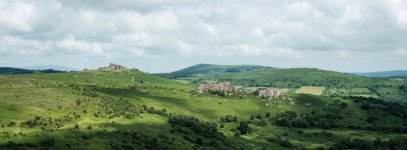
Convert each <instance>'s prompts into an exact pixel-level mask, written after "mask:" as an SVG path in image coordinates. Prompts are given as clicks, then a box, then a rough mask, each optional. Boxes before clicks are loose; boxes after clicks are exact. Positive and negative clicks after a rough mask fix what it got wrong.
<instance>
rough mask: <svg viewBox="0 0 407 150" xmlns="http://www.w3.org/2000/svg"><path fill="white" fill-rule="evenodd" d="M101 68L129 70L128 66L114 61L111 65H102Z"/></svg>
mask: <svg viewBox="0 0 407 150" xmlns="http://www.w3.org/2000/svg"><path fill="white" fill-rule="evenodd" d="M99 69H100V70H127V68H126V67H124V66H122V65H119V64H114V63H110V64H109V66H106V67H101V68H99Z"/></svg>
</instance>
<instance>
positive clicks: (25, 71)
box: [0, 67, 66, 74]
mask: <svg viewBox="0 0 407 150" xmlns="http://www.w3.org/2000/svg"><path fill="white" fill-rule="evenodd" d="M35 72H39V73H61V72H66V71H60V70H54V69H44V70H29V69H21V68H12V67H0V74H32V73H35Z"/></svg>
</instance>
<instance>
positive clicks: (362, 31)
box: [0, 0, 407, 72]
mask: <svg viewBox="0 0 407 150" xmlns="http://www.w3.org/2000/svg"><path fill="white" fill-rule="evenodd" d="M0 8H1V9H0V43H1V45H0V58H3V61H0V63H1V64H2V65H11V66H21V65H24V63H21V62H20V61H19V60H22V59H26V60H32V63H36V64H38V65H41V64H43V63H44V61H39V58H41V57H47V60H48V61H47V62H48V63H56V65H67V66H72V67H77V68H83V67H87V66H97V65H103V64H101V63H106V62H108V61H118V62H123V63H125V64H127V65H134V66H139V67H141V68H147V71H160V72H161V71H171V70H168V69H170V68H171V69H175V68H180V67H181V66H187V65H192V64H194V63H199V62H205V63H229V64H238V63H259V64H267V65H272V66H276V65H279V66H289V67H295V66H301V65H303V64H307V65H309V66H310V67H312V66H320V64H321V63H323V64H331V63H324V62H327V61H328V62H329V61H331V60H335V61H336V62H337V63H339V64H342V63H343V64H344V68H347V69H344V70H355V69H357V68H355V67H356V66H355V65H351V64H348V63H347V62H349V59H350V58H353V59H357V58H355V57H353V55H363V56H366V57H364V58H363V60H365V61H366V62H362V64H365V65H366V66H367V68H368V70H374V69H375V68H374V66H372V65H371V64H369V61H370V62H372V61H375V62H377V63H382V64H387V65H388V67H389V68H391V67H396V68H399V69H402V68H403V67H404V68H405V67H407V66H406V64H400V61H399V60H402V59H406V58H407V56H406V52H405V51H406V49H407V44H406V42H405V41H407V2H405V1H401V0H390V1H385V0H362V1H351V0H339V1H325V0H310V1H296V0H288V1H287V0H278V1H264V0H254V1H244V0H237V1H228V0H220V1H209V2H208V1H187V0H176V1H169V0H165V1H150V0H136V1H125V0H121V1H102V0H95V1H79V0H66V1H54V0H44V1H29V0H27V1H1V2H0ZM378 54H383V55H378ZM321 56H323V57H321ZM379 56H380V57H388V58H393V59H394V61H391V60H390V61H388V60H387V61H386V62H385V63H384V62H383V61H384V60H386V59H384V58H380V59H379V58H378V57H379ZM10 57H13V58H16V59H15V61H13V60H11V59H9V58H10ZM17 58H18V59H17ZM68 58H69V59H73V60H72V61H70V60H69V59H68ZM79 58H80V59H79ZM328 58H329V60H328ZM78 59H79V60H78ZM309 59H313V60H316V61H308V60H309ZM92 60H94V61H92ZM182 60H184V61H182ZM277 60H278V61H277ZM294 60H295V61H294ZM153 61H154V63H152V62H153ZM167 61H169V62H173V63H167ZM300 61H304V62H307V63H302V62H300ZM80 62H82V63H80ZM392 62H393V63H392ZM160 63H162V64H165V65H171V64H174V65H175V66H173V67H162V66H160V65H158V64H160ZM358 63H361V62H358ZM150 64H154V65H150ZM273 64H276V65H273ZM331 65H332V66H331V68H332V69H338V67H335V63H332V64H331ZM147 66H149V67H152V68H148V67H147ZM277 67H278V66H277ZM320 67H322V68H327V69H329V66H320Z"/></svg>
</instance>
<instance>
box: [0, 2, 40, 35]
mask: <svg viewBox="0 0 407 150" xmlns="http://www.w3.org/2000/svg"><path fill="white" fill-rule="evenodd" d="M34 11H35V10H34V6H32V5H30V4H27V3H22V2H16V1H1V2H0V27H1V28H3V32H5V31H4V29H5V30H10V31H17V32H30V31H32V30H33V28H32V27H31V20H30V19H31V18H32V16H33V13H34ZM0 31H2V29H0Z"/></svg>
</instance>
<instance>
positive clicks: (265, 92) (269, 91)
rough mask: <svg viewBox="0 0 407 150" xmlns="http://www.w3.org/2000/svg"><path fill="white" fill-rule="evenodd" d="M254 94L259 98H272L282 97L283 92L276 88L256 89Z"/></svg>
mask: <svg viewBox="0 0 407 150" xmlns="http://www.w3.org/2000/svg"><path fill="white" fill-rule="evenodd" d="M255 94H256V95H257V96H260V97H273V96H282V95H284V92H282V91H280V90H278V89H276V88H258V89H257V90H256V91H255Z"/></svg>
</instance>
